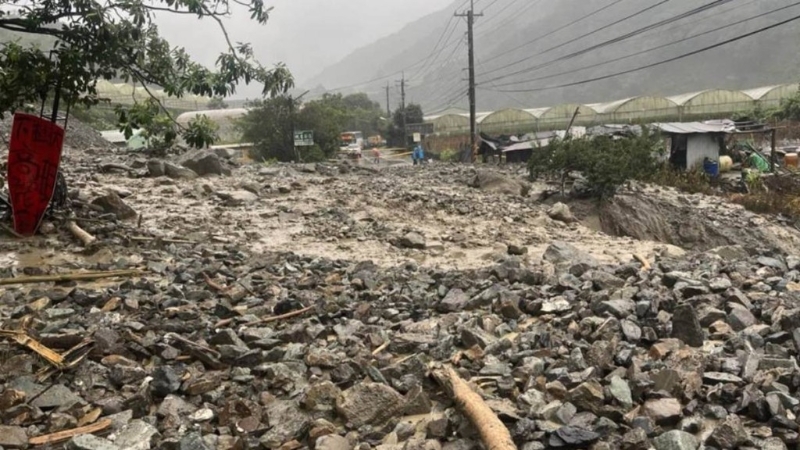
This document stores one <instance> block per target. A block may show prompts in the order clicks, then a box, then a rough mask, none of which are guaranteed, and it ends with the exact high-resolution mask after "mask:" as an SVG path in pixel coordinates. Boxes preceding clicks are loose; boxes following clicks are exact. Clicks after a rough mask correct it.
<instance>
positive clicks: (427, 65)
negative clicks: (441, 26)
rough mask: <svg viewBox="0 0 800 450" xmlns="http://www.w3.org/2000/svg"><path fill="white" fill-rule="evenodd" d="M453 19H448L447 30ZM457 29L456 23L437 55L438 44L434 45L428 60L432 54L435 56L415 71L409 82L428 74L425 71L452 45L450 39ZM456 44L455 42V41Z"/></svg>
mask: <svg viewBox="0 0 800 450" xmlns="http://www.w3.org/2000/svg"><path fill="white" fill-rule="evenodd" d="M453 19H454V17H450V22H448V28H449V26H450V23H452V22H453ZM457 29H458V23H456V24H455V26H454V27H453V28H452V29H451V30H450V34H449V35H448V36H447V39H446V40H445V44H444V45H443V46H442V48H441V49H439V52H438V53H436V47H438V45H439V44H438V43H437V44H436V47H434V50H433V52H431V54H430V55H429V58H430V56H433V55H434V53H436V55H435V56H433V58H430V60H429V61H428V64H426V65H423V66H422V67H421V68H420V69H419V70H417V71H416V72H415V73H414V74H413V75H412V76H411V77H409V80H414V79H415V78H417V75H422V76H424V75H426V74H427V73H428V72H426V69H430V67H432V66H433V63H434V62H436V60H437V59H438V58H439V57H440V56H441V55H442V52H444V50H445V49H446V48H447V47H449V46H450V45H452V44H451V43H450V39H451V38H452V37H453V34H454V33H455V31H456V30H457ZM446 31H447V29H445V32H446ZM442 37H444V34H442ZM440 41H441V39H440ZM456 42H457V41H456Z"/></svg>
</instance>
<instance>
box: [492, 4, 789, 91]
mask: <svg viewBox="0 0 800 450" xmlns="http://www.w3.org/2000/svg"><path fill="white" fill-rule="evenodd" d="M755 1H756V0H750V1H748V2H747V3H746V4H743V5H740V6H739V7H737V8H734V9H738V8H741V7H744V6H746V5H747V4H751V3H754V2H755ZM798 5H800V2H796V3H792V4H791V5H787V6H783V7H780V8H778V9H774V10H772V11H767V12H765V13H761V14H758V15H756V16H753V17H749V18H747V19H742V20H738V21H736V22H733V23H729V24H727V25H723V26H720V27H717V28H714V29H711V30H707V31H703V32H701V33H697V34H693V35H691V36H686V37H685V38H682V39H679V40H677V41H673V42H667V43H666V44H661V45H658V46H656V47H651V48H648V49H645V50H641V51H638V52H636V53H631V54H629V55H625V56H621V57H619V58H614V59H610V60H607V61H603V62H599V63H596V64H591V65H588V66H583V67H578V68H576V69H570V70H566V71H563V72H559V73H556V74H552V75H546V76H541V77H537V78H531V79H528V80H523V81H511V82H508V83H501V84H490V85H491V86H492V87H493V88H495V89H499V88H500V87H503V86H513V85H517V84H524V83H531V82H534V81H541V80H547V79H550V78H557V77H560V76H564V75H569V74H572V73H575V72H579V71H582V70H588V69H593V68H595V67H600V66H605V65H608V64H611V63H615V62H618V61H622V60H625V59H630V58H633V57H634V56H639V55H643V54H645V53H650V52H652V51H655V50H660V49H662V48H666V47H671V46H673V45H676V44H680V43H682V42H686V41H689V40H691V39H695V38H698V37H701V36H706V35H708V34H711V33H715V32H717V31H721V30H724V29H726V28H731V27H734V26H736V25H741V24H742V23H745V22H749V21H751V20H755V19H760V18H762V17H765V16H768V15H770V14H774V13H776V12H779V11H783V10H786V9H789V8H792V7H795V6H798ZM731 11H733V10H731Z"/></svg>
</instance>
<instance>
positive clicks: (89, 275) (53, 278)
mask: <svg viewBox="0 0 800 450" xmlns="http://www.w3.org/2000/svg"><path fill="white" fill-rule="evenodd" d="M144 274H145V272H143V271H141V270H110V271H107V272H73V273H62V274H57V275H33V276H22V277H15V278H0V286H8V285H12V284H33V283H50V282H58V281H91V280H100V279H103V278H116V277H135V276H140V275H144Z"/></svg>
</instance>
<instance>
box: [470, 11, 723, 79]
mask: <svg viewBox="0 0 800 450" xmlns="http://www.w3.org/2000/svg"><path fill="white" fill-rule="evenodd" d="M731 1H733V0H714V2H712V3H708V4H705V5H703V6H701V7H698V8H695V9H692V10H689V11H686V12H684V13H681V14H679V15H677V16H673V17H670V18H668V19H664V20H661V21H659V22H656V23H653V24H650V25H647V26H645V27H642V28H639V29H637V30H634V31H631V32H629V33H626V34H624V35H622V36H617V37H615V38H613V39H609V40H607V41H604V42H601V43H599V44H595V45H592V46H590V47H588V48H585V49H583V50H578V51H576V52H572V53H570V54H567V55H564V56H561V57H559V58H556V59H553V60H550V61H547V62H545V63H541V64H538V65H535V66H531V67H525V68H523V69H520V70H517V71H514V72H510V73H507V74H504V75H499V76H497V77H494V78H491V79H489V80H485V81H484V82H490V81H499V80H505V79H507V78H511V77H513V76H515V75H519V74H521V73H526V72H530V71H535V70H539V69H542V68H545V67H549V66H552V65H553V64H556V63H559V62H561V61H566V60H568V59H572V58H575V57H577V56H580V55H583V54H586V53H589V52H592V51H594V50H598V49H600V48H603V47H607V46H610V45H613V44H616V43H619V42H622V41H625V40H627V39H630V38H632V37H634V36H637V35H640V34H643V33H646V32H648V31H651V30H654V29H656V28H660V27H662V26H664V25H669V24H670V23H674V22H677V21H679V20H682V19H685V18H687V17H691V16H693V15H696V14H700V13H701V12H705V11H707V10H709V9H711V8H715V7H717V6H722V5H723V4H726V3H729V2H731ZM526 59H530V58H526Z"/></svg>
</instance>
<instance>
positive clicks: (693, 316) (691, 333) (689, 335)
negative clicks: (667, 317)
mask: <svg viewBox="0 0 800 450" xmlns="http://www.w3.org/2000/svg"><path fill="white" fill-rule="evenodd" d="M672 337H674V338H676V339H680V340H681V341H683V342H684V343H685V344H686V345H688V346H690V347H702V346H703V342H704V341H705V337H704V335H703V328H702V327H701V326H700V321H699V320H698V319H697V313H696V312H695V310H694V308H693V307H692V305H688V304H685V305H680V306H678V307H677V308H676V309H675V313H674V314H673V315H672Z"/></svg>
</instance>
